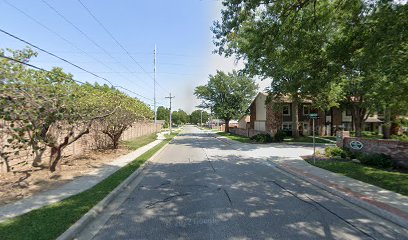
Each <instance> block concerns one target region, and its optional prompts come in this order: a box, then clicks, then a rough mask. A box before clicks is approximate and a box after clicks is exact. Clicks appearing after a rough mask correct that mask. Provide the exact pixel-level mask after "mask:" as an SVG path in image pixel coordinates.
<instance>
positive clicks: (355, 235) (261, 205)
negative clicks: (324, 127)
mask: <svg viewBox="0 0 408 240" xmlns="http://www.w3.org/2000/svg"><path fill="white" fill-rule="evenodd" d="M253 148H256V145H253V146H249V147H248V146H247V145H239V144H228V143H227V142H224V141H220V140H218V139H216V138H214V137H213V136H212V135H211V134H207V133H203V132H202V131H200V130H199V129H197V128H194V127H185V130H184V132H183V133H182V134H181V135H179V136H178V137H177V138H176V139H175V140H174V141H173V142H172V143H171V144H169V145H168V146H167V147H166V148H165V149H164V150H163V151H162V152H161V153H160V154H159V155H157V156H156V157H155V158H154V159H153V160H152V163H151V164H150V165H149V166H148V167H147V168H146V169H145V170H144V172H143V175H142V176H141V177H140V179H139V181H140V183H139V184H138V185H137V187H136V188H135V189H134V190H133V191H132V192H131V193H130V194H129V195H128V196H127V197H126V199H125V200H124V202H123V203H121V204H120V206H119V207H118V209H117V210H116V211H114V212H112V213H109V217H108V218H107V219H108V220H107V221H105V222H103V224H102V225H100V226H99V229H98V230H99V232H97V234H96V235H95V236H94V238H93V239H406V235H405V236H404V235H403V233H401V232H400V233H399V232H398V231H399V230H398V229H397V228H395V227H393V226H392V225H389V224H388V223H383V222H382V221H379V220H378V218H375V217H373V216H371V215H370V214H366V213H365V212H364V211H363V210H361V209H358V208H357V207H355V206H353V205H351V204H345V203H342V202H341V201H340V200H338V199H336V198H335V197H332V196H330V195H328V194H327V193H323V192H322V191H321V190H317V189H316V188H314V187H313V186H310V185H309V184H307V183H304V182H302V181H300V180H299V179H297V178H295V177H293V176H291V175H288V174H286V173H283V172H282V171H280V170H278V169H277V168H275V167H274V165H273V163H269V162H268V161H266V157H265V155H267V154H269V155H270V156H272V158H270V159H273V157H285V156H286V157H294V156H296V155H300V154H303V153H309V152H310V149H309V148H299V147H293V146H283V145H282V146H276V150H275V151H271V150H270V149H269V150H268V151H267V150H265V148H261V147H260V149H259V151H256V150H254V149H253ZM275 152H276V154H275ZM274 154H275V155H274ZM105 214H108V213H105Z"/></svg>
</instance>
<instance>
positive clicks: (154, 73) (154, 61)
mask: <svg viewBox="0 0 408 240" xmlns="http://www.w3.org/2000/svg"><path fill="white" fill-rule="evenodd" d="M153 63H154V71H153V97H154V100H153V101H154V125H156V123H157V110H156V44H155V45H154V60H153Z"/></svg>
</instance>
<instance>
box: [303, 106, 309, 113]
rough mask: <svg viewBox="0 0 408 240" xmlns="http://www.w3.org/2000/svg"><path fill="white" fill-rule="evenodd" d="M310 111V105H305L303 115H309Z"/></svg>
mask: <svg viewBox="0 0 408 240" xmlns="http://www.w3.org/2000/svg"><path fill="white" fill-rule="evenodd" d="M309 113H310V106H309V105H303V115H308V114H309Z"/></svg>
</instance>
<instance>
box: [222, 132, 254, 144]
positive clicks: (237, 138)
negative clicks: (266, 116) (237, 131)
mask: <svg viewBox="0 0 408 240" xmlns="http://www.w3.org/2000/svg"><path fill="white" fill-rule="evenodd" d="M217 134H218V135H220V136H224V137H227V138H229V139H231V140H235V141H238V142H242V143H249V142H251V140H250V139H249V137H244V136H239V135H234V134H231V133H226V132H217Z"/></svg>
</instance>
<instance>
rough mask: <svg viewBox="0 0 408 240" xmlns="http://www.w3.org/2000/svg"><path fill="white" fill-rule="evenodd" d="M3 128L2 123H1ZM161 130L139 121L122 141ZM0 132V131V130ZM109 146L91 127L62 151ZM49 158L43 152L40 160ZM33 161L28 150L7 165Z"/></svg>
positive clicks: (71, 152)
mask: <svg viewBox="0 0 408 240" xmlns="http://www.w3.org/2000/svg"><path fill="white" fill-rule="evenodd" d="M2 124H3V126H4V122H3V123H2ZM161 129H162V125H161V124H156V125H155V124H154V123H153V122H151V121H140V122H135V123H134V124H133V125H132V127H130V128H128V129H127V130H126V131H125V132H124V133H123V134H122V136H121V140H122V141H126V140H130V139H134V138H137V137H141V136H145V135H149V134H152V133H154V132H159V131H161ZM0 130H1V129H0ZM6 140H7V136H5V134H2V136H1V139H0V141H1V142H2V143H5V142H6ZM110 144H111V140H110V139H109V138H108V137H107V136H106V135H105V134H103V133H102V132H101V131H100V129H99V127H98V126H97V125H94V126H92V128H91V130H90V133H89V134H86V135H84V136H83V137H81V138H80V139H79V140H77V141H76V142H74V143H72V144H71V145H69V146H67V147H66V148H65V149H64V151H63V156H65V157H66V156H78V155H81V154H82V153H84V152H86V151H89V150H95V149H103V148H107V147H108V146H109V145H110ZM49 156H50V153H49V151H45V153H44V155H43V157H42V159H43V161H45V162H46V161H47V160H48V158H49ZM33 159H34V155H33V154H32V153H31V151H30V150H26V151H20V153H19V154H18V155H12V156H11V157H10V158H9V165H10V167H11V168H13V167H16V166H18V165H24V164H27V163H31V161H32V160H33ZM5 171H6V166H5V163H4V159H2V158H1V157H0V173H2V172H5Z"/></svg>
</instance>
